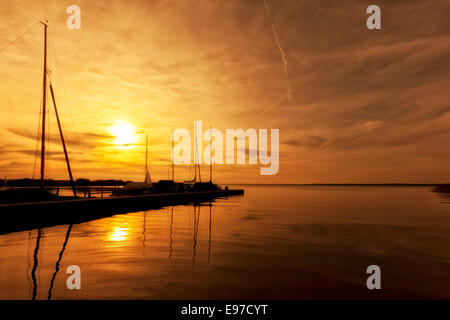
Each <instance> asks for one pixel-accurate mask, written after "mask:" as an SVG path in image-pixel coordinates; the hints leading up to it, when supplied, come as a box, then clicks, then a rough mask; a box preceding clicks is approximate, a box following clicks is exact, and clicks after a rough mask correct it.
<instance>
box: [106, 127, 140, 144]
mask: <svg viewBox="0 0 450 320" xmlns="http://www.w3.org/2000/svg"><path fill="white" fill-rule="evenodd" d="M108 131H109V132H110V133H111V134H112V135H113V136H114V137H115V140H114V144H115V145H116V146H120V147H129V146H131V145H132V144H134V143H135V142H136V141H137V137H136V129H135V128H134V126H133V125H132V124H131V123H129V122H126V121H122V120H118V121H115V122H114V124H113V125H112V126H111V127H109V130H108Z"/></svg>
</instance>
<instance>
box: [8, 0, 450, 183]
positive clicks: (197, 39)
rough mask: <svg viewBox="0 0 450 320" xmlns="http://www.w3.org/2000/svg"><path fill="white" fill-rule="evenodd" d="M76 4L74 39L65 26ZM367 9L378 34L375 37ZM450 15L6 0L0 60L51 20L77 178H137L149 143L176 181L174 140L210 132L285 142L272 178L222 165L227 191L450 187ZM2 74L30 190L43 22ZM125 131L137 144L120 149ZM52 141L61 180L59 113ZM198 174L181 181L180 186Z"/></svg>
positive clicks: (12, 172)
mask: <svg viewBox="0 0 450 320" xmlns="http://www.w3.org/2000/svg"><path fill="white" fill-rule="evenodd" d="M71 4H76V5H78V6H79V7H80V8H81V29H80V30H69V29H67V27H66V19H67V18H68V16H69V14H67V13H66V8H67V7H68V6H69V5H71ZM371 4H377V5H379V6H380V7H381V12H382V13H381V16H382V29H381V30H368V29H367V28H366V19H367V17H368V15H367V14H366V8H367V7H368V6H369V5H371ZM449 12H450V2H449V1H432V2H429V1H417V0H408V1H406V0H395V1H393V0H392V1H357V0H354V1H346V0H341V1H324V0H309V1H303V0H292V1H288V0H279V1H278V0H267V1H266V6H265V3H264V1H263V0H241V1H238V0H226V1H225V0H223V1H212V0H189V1H188V0H186V1H184V0H177V1H157V0H142V1H136V0H129V1H124V0H121V1H112V0H108V1H103V0H96V1H74V2H72V1H62V0H56V1H51V0H45V1H43V0H35V1H28V0H27V1H15V0H13V1H6V0H0V51H1V50H3V48H5V47H6V46H8V45H9V44H10V42H11V41H13V40H14V39H16V38H17V37H18V36H19V35H20V34H22V33H23V32H24V31H25V30H27V28H29V27H30V26H32V25H33V24H34V23H35V22H36V21H38V20H40V19H47V20H48V21H49V69H50V70H51V78H52V83H53V85H54V89H55V94H56V100H57V103H58V107H59V112H60V117H61V120H62V124H63V128H64V131H65V135H66V138H67V141H68V148H69V152H70V157H71V162H72V166H73V170H74V175H75V178H80V177H86V178H90V179H108V178H115V179H134V180H142V179H143V178H144V173H143V170H144V154H145V132H147V133H148V135H149V161H150V173H151V175H152V178H153V179H154V180H158V179H161V178H162V179H166V178H167V172H168V169H169V168H170V148H171V141H170V138H171V131H172V129H176V128H186V129H189V130H191V132H193V123H194V120H202V121H203V125H204V127H209V126H210V125H211V126H212V127H214V128H218V129H220V130H222V131H223V132H224V133H225V129H227V128H229V129H236V128H243V129H244V130H246V129H248V128H255V129H259V128H261V129H271V128H277V129H280V169H279V173H278V174H277V175H274V176H260V174H259V172H260V171H259V169H260V164H257V165H227V166H225V165H218V166H216V167H215V171H214V172H215V181H216V182H218V183H327V182H328V183H333V182H334V183H391V182H405V183H434V182H449V181H450V166H449V165H448V162H449V159H450V148H449V145H450V102H449V101H450V90H449V88H450V18H449ZM274 32H275V34H274ZM0 65H1V68H0V77H1V81H0V97H1V103H0V117H1V120H2V121H1V126H0V133H1V140H0V155H1V157H0V175H1V176H2V177H4V176H8V178H10V179H12V178H23V177H32V175H33V167H34V161H35V156H34V155H35V150H36V146H37V145H36V137H37V129H38V120H39V109H40V102H41V95H42V67H43V27H42V25H39V24H37V25H35V26H34V27H33V28H32V29H31V30H30V31H28V32H27V33H26V34H25V35H24V36H23V37H22V38H21V39H19V40H18V41H17V42H16V43H14V44H12V45H11V46H9V47H8V48H7V49H6V50H4V51H1V52H0ZM49 106H51V107H52V105H51V104H50V103H49ZM52 108H53V107H52ZM124 123H125V124H126V125H125V127H123V126H122V127H121V128H125V129H126V130H127V131H129V132H128V133H127V135H128V136H130V137H131V138H132V139H131V140H130V141H129V143H128V144H129V145H128V146H127V147H123V146H120V144H121V143H123V141H120V137H116V136H114V132H115V131H114V128H115V127H114V126H117V125H118V124H119V125H120V124H122V125H123V124H124ZM130 125H131V126H130ZM116 128H117V127H116ZM133 130H134V132H133ZM50 135H51V136H50V141H51V144H50V146H49V148H50V151H49V158H48V159H49V163H48V177H49V178H54V179H66V178H67V173H66V170H65V163H64V157H63V153H62V148H61V145H60V143H59V140H58V139H59V137H58V132H57V126H56V121H55V116H54V113H53V110H52V111H51V113H50ZM122 138H123V137H122ZM118 140H119V141H118ZM125 140H126V139H125ZM35 172H36V173H35V177H38V172H39V161H37V162H36V167H35ZM208 172H209V171H208V170H207V168H206V166H205V170H204V174H203V175H204V176H205V177H208ZM188 174H189V170H188V168H187V167H180V168H176V172H175V176H176V180H186V179H188Z"/></svg>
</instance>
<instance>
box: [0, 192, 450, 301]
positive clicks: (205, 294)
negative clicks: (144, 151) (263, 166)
mask: <svg viewBox="0 0 450 320" xmlns="http://www.w3.org/2000/svg"><path fill="white" fill-rule="evenodd" d="M245 191H246V194H245V196H243V197H233V198H229V199H220V200H217V201H216V202H215V203H213V204H212V207H209V206H202V207H194V206H193V205H191V206H176V207H173V208H164V209H160V210H152V211H146V212H138V213H129V214H123V215H116V216H113V217H110V218H105V219H100V220H95V221H91V222H87V223H83V224H78V225H73V226H67V225H64V226H57V227H51V228H45V229H41V230H32V231H26V232H17V233H11V234H6V235H0V298H1V299H31V298H33V297H35V298H36V299H48V298H49V295H50V296H51V298H52V299H259V298H261V299H284V298H290V299H297V298H339V299H342V298H344V299H345V298H363V299H370V298H446V299H450V198H449V197H445V195H442V194H436V193H432V192H431V191H430V188H425V187H291V186H286V187H272V186H271V187H245ZM62 214H63V213H62ZM38 235H39V239H38ZM37 240H39V241H37ZM37 243H39V246H38V247H37V246H36V244H37ZM64 244H66V245H65V246H64ZM373 264H375V265H378V266H380V268H381V287H382V289H381V290H375V291H370V290H368V289H367V287H366V279H367V277H368V275H367V274H366V268H367V266H369V265H373ZM70 265H78V266H79V267H80V268H81V290H68V289H67V286H66V280H67V278H68V277H69V274H67V273H66V269H67V267H68V266H70Z"/></svg>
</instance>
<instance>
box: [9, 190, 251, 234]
mask: <svg viewBox="0 0 450 320" xmlns="http://www.w3.org/2000/svg"><path fill="white" fill-rule="evenodd" d="M243 194H244V190H242V189H235V190H229V189H221V190H215V191H203V192H182V193H163V194H151V195H138V196H119V197H114V196H113V197H107V198H88V199H73V200H59V201H46V202H28V203H14V204H1V205H0V219H1V220H0V221H1V222H0V234H2V233H9V232H15V231H23V230H29V229H35V228H41V227H47V226H53V225H59V224H71V223H81V222H86V221H89V220H94V219H98V218H103V217H107V216H112V215H115V214H121V213H128V212H137V211H143V210H150V209H158V208H161V207H164V206H171V205H180V204H188V203H192V202H207V201H212V200H214V199H216V198H223V197H229V196H234V195H243Z"/></svg>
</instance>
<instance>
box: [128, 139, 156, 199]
mask: <svg viewBox="0 0 450 320" xmlns="http://www.w3.org/2000/svg"><path fill="white" fill-rule="evenodd" d="M144 174H145V177H144V182H129V183H127V184H126V185H124V186H123V189H122V193H127V194H146V193H150V192H151V189H152V188H153V183H152V178H151V176H150V172H149V170H148V135H146V136H145V171H144Z"/></svg>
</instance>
